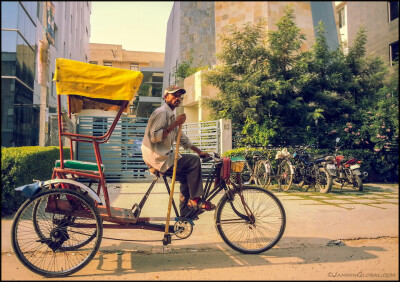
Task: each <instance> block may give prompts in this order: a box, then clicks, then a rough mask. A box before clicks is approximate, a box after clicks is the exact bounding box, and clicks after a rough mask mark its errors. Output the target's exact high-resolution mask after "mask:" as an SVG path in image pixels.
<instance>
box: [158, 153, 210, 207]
mask: <svg viewBox="0 0 400 282" xmlns="http://www.w3.org/2000/svg"><path fill="white" fill-rule="evenodd" d="M181 155H182V158H180V159H179V160H178V165H177V168H176V180H178V181H179V182H180V184H181V187H180V189H181V199H180V204H179V207H180V208H181V209H182V208H183V207H186V205H187V202H188V200H189V198H190V199H194V198H197V197H201V196H203V195H204V190H203V180H202V175H201V163H200V157H199V156H197V155H191V154H181ZM173 170H174V166H171V167H170V168H169V169H167V170H166V171H165V172H164V174H165V175H167V176H172V174H173Z"/></svg>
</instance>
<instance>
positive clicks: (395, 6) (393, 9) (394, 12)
mask: <svg viewBox="0 0 400 282" xmlns="http://www.w3.org/2000/svg"><path fill="white" fill-rule="evenodd" d="M398 17H399V2H398V1H389V21H390V22H391V21H394V20H395V19H397V18H398Z"/></svg>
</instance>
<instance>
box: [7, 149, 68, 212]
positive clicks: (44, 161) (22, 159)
mask: <svg viewBox="0 0 400 282" xmlns="http://www.w3.org/2000/svg"><path fill="white" fill-rule="evenodd" d="M64 156H65V157H66V158H69V148H64ZM58 159H60V151H59V147H55V146H50V147H38V146H27V147H11V148H4V147H2V148H1V215H2V216H4V215H9V214H12V213H13V212H15V211H16V210H17V209H18V208H19V206H20V205H21V204H22V203H23V202H24V201H25V200H26V198H24V197H23V196H22V193H19V192H16V191H15V190H14V189H15V188H16V187H19V186H22V185H24V184H29V183H33V179H37V180H48V179H50V178H51V175H52V172H53V167H54V163H55V161H56V160H58Z"/></svg>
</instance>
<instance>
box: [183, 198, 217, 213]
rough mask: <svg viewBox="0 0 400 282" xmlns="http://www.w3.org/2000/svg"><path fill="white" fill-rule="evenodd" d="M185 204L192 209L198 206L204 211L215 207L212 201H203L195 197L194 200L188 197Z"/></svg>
mask: <svg viewBox="0 0 400 282" xmlns="http://www.w3.org/2000/svg"><path fill="white" fill-rule="evenodd" d="M199 202H200V203H199ZM199 204H200V206H199ZM187 205H188V207H191V208H194V209H198V208H200V209H202V210H205V211H212V210H215V208H216V206H215V205H214V204H213V203H211V202H210V201H204V202H203V201H202V200H201V199H196V200H192V199H189V201H188V203H187Z"/></svg>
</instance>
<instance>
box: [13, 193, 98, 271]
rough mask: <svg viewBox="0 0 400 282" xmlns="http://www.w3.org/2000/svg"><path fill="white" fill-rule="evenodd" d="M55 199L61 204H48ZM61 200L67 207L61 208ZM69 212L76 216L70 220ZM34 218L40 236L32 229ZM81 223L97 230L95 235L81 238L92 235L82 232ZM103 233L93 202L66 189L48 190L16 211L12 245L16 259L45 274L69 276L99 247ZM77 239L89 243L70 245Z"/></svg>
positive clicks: (92, 255)
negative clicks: (87, 238)
mask: <svg viewBox="0 0 400 282" xmlns="http://www.w3.org/2000/svg"><path fill="white" fill-rule="evenodd" d="M54 200H56V202H57V205H58V204H59V203H60V206H56V205H52V206H51V204H50V203H55V202H54ZM52 201H53V202H52ZM62 202H63V203H65V205H66V207H68V208H64V209H63V208H61V203H62ZM35 208H36V215H35V218H34V212H33V211H34V209H35ZM77 212H79V214H80V215H81V216H78V215H77ZM63 213H64V215H62V214H63ZM72 215H74V216H75V220H74V221H73V222H71V221H70V219H69V217H71V216H72ZM34 221H37V222H39V223H36V224H38V225H39V226H40V234H41V235H39V234H38V233H37V232H34V230H32V229H35V227H34V225H35V224H34V223H33V222H34ZM80 224H81V226H80ZM82 224H85V225H86V226H93V227H92V228H95V229H96V231H95V233H96V236H95V238H93V239H90V240H82V239H81V236H87V237H91V236H92V232H90V233H89V234H84V233H82V230H80V229H81V227H82ZM86 228H89V227H86ZM78 229H79V230H78ZM75 230H78V231H75ZM76 234H79V235H76ZM102 235H103V225H102V220H101V217H100V214H99V212H98V210H97V208H96V207H95V206H94V205H93V202H91V201H89V200H88V199H87V197H82V194H81V193H79V192H77V191H72V190H69V189H49V190H46V191H43V192H40V193H38V194H37V195H35V196H33V197H32V198H30V199H28V200H26V201H25V203H23V204H22V206H21V207H20V208H19V210H18V211H17V213H16V215H15V218H14V221H13V224H12V228H11V240H12V247H13V249H14V252H15V254H16V256H17V258H18V259H19V261H20V262H21V263H22V264H23V265H24V266H25V267H27V268H28V269H29V270H31V271H32V272H35V273H37V274H39V275H42V276H45V277H62V276H68V275H71V274H72V273H75V272H77V271H79V270H80V269H82V268H83V267H85V266H86V265H87V264H88V263H89V262H90V261H91V260H92V259H93V257H94V256H95V255H96V253H97V251H98V250H99V248H100V244H101V239H102ZM43 237H44V238H43ZM76 241H79V242H82V241H88V242H86V244H85V248H83V247H82V246H81V247H80V248H79V249H78V248H76V247H71V246H74V245H76V244H75V243H74V242H76Z"/></svg>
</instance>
